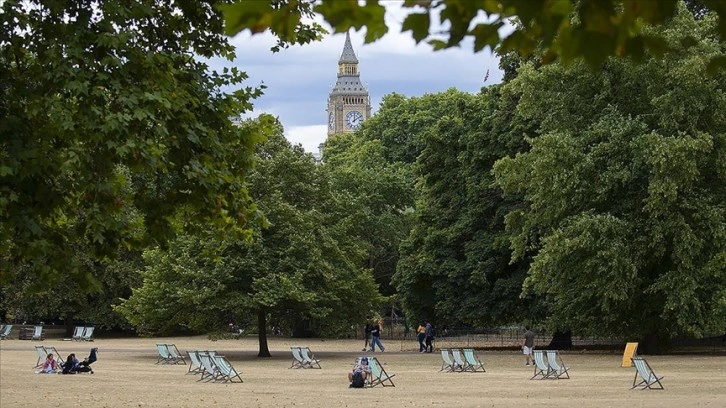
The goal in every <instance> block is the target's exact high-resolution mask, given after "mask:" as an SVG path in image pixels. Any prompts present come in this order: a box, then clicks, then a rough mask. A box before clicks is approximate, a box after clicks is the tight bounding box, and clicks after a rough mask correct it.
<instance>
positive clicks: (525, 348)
mask: <svg viewBox="0 0 726 408" xmlns="http://www.w3.org/2000/svg"><path fill="white" fill-rule="evenodd" d="M532 350H534V333H533V332H532V331H531V330H529V326H526V327H525V328H524V342H523V343H522V353H524V358H525V364H524V365H529V363H532V364H534V360H532Z"/></svg>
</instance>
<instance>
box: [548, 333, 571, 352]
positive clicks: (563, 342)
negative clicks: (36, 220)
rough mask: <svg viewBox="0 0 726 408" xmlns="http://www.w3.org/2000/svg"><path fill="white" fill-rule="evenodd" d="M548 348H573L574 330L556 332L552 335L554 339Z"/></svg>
mask: <svg viewBox="0 0 726 408" xmlns="http://www.w3.org/2000/svg"><path fill="white" fill-rule="evenodd" d="M547 348H548V349H550V350H570V349H572V332H571V331H569V330H568V331H566V332H560V331H558V332H555V334H553V335H552V340H551V341H550V344H549V346H547Z"/></svg>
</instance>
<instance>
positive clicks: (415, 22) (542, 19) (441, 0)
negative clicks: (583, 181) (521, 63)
mask: <svg viewBox="0 0 726 408" xmlns="http://www.w3.org/2000/svg"><path fill="white" fill-rule="evenodd" d="M679 1H680V0H658V1H647V0H646V1H641V0H559V1H521V0H486V1H484V0H482V1H473V0H404V2H403V7H404V9H405V10H406V11H407V15H406V17H405V19H404V20H403V24H402V27H401V30H402V31H410V34H411V36H412V37H413V39H414V40H416V42H417V43H418V42H421V41H426V42H428V43H430V44H431V45H433V47H434V49H445V48H450V47H457V46H459V45H460V44H461V43H462V41H463V40H464V39H466V38H472V39H473V44H474V51H480V50H482V49H484V48H486V47H489V48H491V49H492V50H494V49H498V50H499V51H500V52H502V53H506V52H508V51H516V52H517V53H518V54H519V55H522V56H524V57H526V56H528V55H533V54H537V55H540V56H541V59H542V60H543V62H545V63H548V62H552V61H556V60H559V61H562V62H564V63H565V64H569V63H571V62H573V61H576V60H584V61H585V62H586V63H587V64H589V65H590V66H591V67H598V66H599V65H600V64H601V63H603V62H604V61H605V60H606V59H607V58H608V57H610V56H618V57H625V58H632V59H635V60H642V59H643V57H644V56H645V54H646V53H651V54H656V55H662V54H663V53H665V52H668V51H671V50H675V49H679V48H681V47H684V46H686V47H687V46H689V45H691V44H693V43H694V41H695V40H696V38H695V37H693V36H690V35H687V36H686V38H684V41H683V42H681V43H677V44H673V43H669V42H668V41H666V40H665V38H663V37H662V36H660V35H659V34H657V33H653V32H648V31H647V26H649V25H650V26H657V25H661V24H664V23H666V22H667V21H668V20H669V19H671V18H673V17H674V16H675V15H676V11H677V5H678V3H679ZM383 3H384V2H381V1H379V0H366V1H365V2H364V3H362V4H361V2H358V1H353V0H351V1H340V0H321V1H319V2H309V3H308V2H305V1H298V0H280V1H275V2H254V1H237V2H235V3H234V4H231V5H227V6H224V8H223V9H224V10H225V19H226V26H225V29H226V32H227V33H228V34H236V33H238V32H240V31H243V30H250V31H251V32H252V33H253V34H254V33H259V32H262V31H264V30H265V29H267V28H271V29H272V30H273V31H275V32H278V33H283V35H284V34H285V33H290V35H289V36H287V37H285V38H289V39H295V38H296V37H295V35H294V30H293V28H294V27H295V26H296V25H297V24H299V22H300V21H301V18H302V17H303V16H306V15H309V13H311V12H315V13H318V14H319V15H320V16H322V18H323V19H325V21H327V22H328V23H329V24H330V25H331V26H332V27H333V28H334V30H335V32H346V31H348V30H349V29H350V28H355V29H361V28H363V27H365V28H366V35H365V40H366V42H373V41H375V40H377V39H379V38H381V37H382V36H384V35H385V34H386V33H387V32H388V30H389V28H388V26H387V25H386V23H385V13H386V8H385V6H384V5H383ZM689 3H691V6H692V7H693V8H694V9H697V10H696V11H697V12H699V13H701V14H702V13H704V10H710V11H713V12H714V13H716V14H717V15H718V17H719V19H718V26H717V28H716V32H717V35H718V38H719V39H720V41H722V42H724V41H726V20H725V19H726V2H724V1H721V0H691V1H689ZM313 28H314V27H313ZM718 68H720V69H723V68H726V56H723V55H716V56H713V57H712V58H710V60H709V61H708V69H709V71H711V72H714V71H715V70H716V69H718Z"/></svg>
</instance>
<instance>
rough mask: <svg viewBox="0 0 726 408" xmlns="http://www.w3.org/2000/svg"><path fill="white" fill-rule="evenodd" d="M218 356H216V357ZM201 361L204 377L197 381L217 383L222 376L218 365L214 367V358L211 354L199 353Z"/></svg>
mask: <svg viewBox="0 0 726 408" xmlns="http://www.w3.org/2000/svg"><path fill="white" fill-rule="evenodd" d="M214 356H216V354H215V355H214ZM199 361H201V363H202V368H203V370H202V375H201V377H200V378H199V379H198V380H197V382H199V381H204V382H210V381H217V379H219V376H220V375H221V374H222V373H221V372H220V371H219V368H217V366H216V365H214V361H213V357H212V355H210V354H209V353H204V352H200V353H199Z"/></svg>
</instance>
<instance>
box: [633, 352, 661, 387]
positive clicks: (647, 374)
mask: <svg viewBox="0 0 726 408" xmlns="http://www.w3.org/2000/svg"><path fill="white" fill-rule="evenodd" d="M632 360H633V365H635V377H633V386H632V387H631V388H630V389H631V390H632V389H633V388H637V387H640V389H641V390H645V389H649V390H662V389H664V388H663V384H661V382H660V380H662V379H663V377H658V376H657V375H656V374H655V372H654V371H653V369H652V368H650V364H648V362H647V361H645V359H644V358H642V357H633V358H632ZM638 375H640V378H641V379H642V380H641V381H640V382H638ZM656 384H657V385H656Z"/></svg>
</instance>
